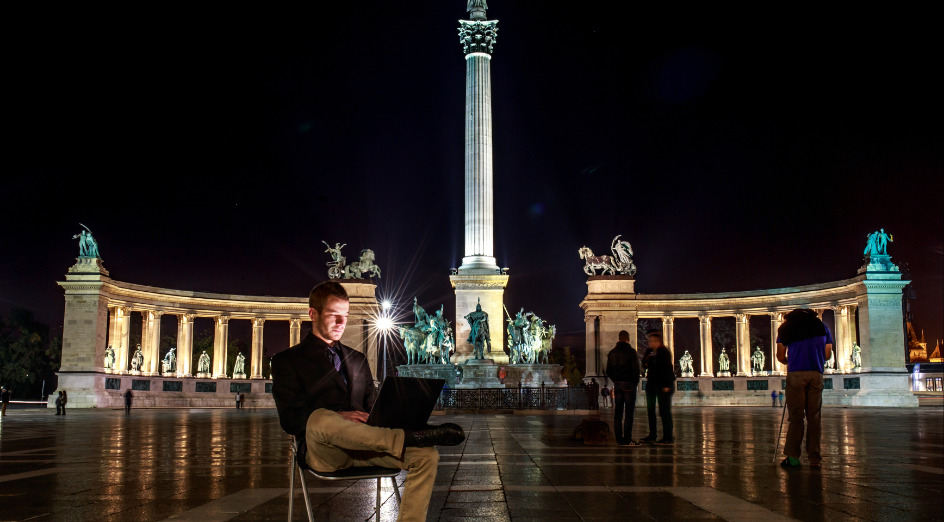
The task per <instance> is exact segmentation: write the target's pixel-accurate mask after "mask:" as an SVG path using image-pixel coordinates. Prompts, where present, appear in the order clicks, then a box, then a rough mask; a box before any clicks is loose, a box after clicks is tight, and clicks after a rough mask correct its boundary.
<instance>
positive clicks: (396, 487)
mask: <svg viewBox="0 0 944 522" xmlns="http://www.w3.org/2000/svg"><path fill="white" fill-rule="evenodd" d="M390 480H391V481H393V494H394V495H396V496H397V507H400V488H399V487H398V486H397V477H390Z"/></svg>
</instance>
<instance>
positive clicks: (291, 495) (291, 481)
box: [288, 451, 298, 522]
mask: <svg viewBox="0 0 944 522" xmlns="http://www.w3.org/2000/svg"><path fill="white" fill-rule="evenodd" d="M297 466H298V463H297V462H295V452H294V451H292V465H291V467H289V470H291V471H289V475H288V522H292V515H293V514H294V512H295V468H296V467H297Z"/></svg>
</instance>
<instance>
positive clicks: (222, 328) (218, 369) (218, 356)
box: [213, 315, 229, 379]
mask: <svg viewBox="0 0 944 522" xmlns="http://www.w3.org/2000/svg"><path fill="white" fill-rule="evenodd" d="M214 322H215V327H214V331H213V378H214V379H225V378H226V377H227V375H226V372H227V371H228V369H227V368H226V356H227V353H226V351H227V344H228V343H229V317H227V316H225V315H223V316H220V317H217V318H216V320H215V321H214Z"/></svg>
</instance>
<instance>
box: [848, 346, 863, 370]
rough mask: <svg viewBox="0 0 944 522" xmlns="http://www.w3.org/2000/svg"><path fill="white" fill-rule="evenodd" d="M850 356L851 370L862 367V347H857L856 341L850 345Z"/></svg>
mask: <svg viewBox="0 0 944 522" xmlns="http://www.w3.org/2000/svg"><path fill="white" fill-rule="evenodd" d="M850 358H851V359H852V369H853V370H858V369H859V368H862V348H860V347H859V344H858V343H855V344H853V345H852V355H851V356H850Z"/></svg>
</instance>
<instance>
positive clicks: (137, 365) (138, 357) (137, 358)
mask: <svg viewBox="0 0 944 522" xmlns="http://www.w3.org/2000/svg"><path fill="white" fill-rule="evenodd" d="M142 366H144V354H143V353H141V345H140V344H138V347H137V349H135V351H134V355H132V356H131V371H133V372H139V371H141V367H142Z"/></svg>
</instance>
